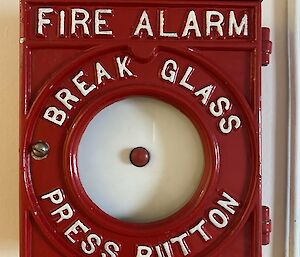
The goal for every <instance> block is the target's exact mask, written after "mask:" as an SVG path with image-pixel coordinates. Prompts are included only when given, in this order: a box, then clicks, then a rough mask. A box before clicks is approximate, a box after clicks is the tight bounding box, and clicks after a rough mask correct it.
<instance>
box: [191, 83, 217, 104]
mask: <svg viewBox="0 0 300 257" xmlns="http://www.w3.org/2000/svg"><path fill="white" fill-rule="evenodd" d="M214 89H215V87H214V86H213V85H209V86H207V87H204V88H202V89H200V90H198V91H197V92H195V96H199V95H202V97H203V98H202V100H201V102H202V104H204V105H206V104H207V103H208V101H209V99H210V97H211V95H212V93H213V91H214Z"/></svg>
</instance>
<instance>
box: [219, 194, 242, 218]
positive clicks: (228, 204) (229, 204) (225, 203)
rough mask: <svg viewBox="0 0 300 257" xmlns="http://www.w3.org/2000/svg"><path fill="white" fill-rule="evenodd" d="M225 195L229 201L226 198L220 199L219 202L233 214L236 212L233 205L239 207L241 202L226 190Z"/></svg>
mask: <svg viewBox="0 0 300 257" xmlns="http://www.w3.org/2000/svg"><path fill="white" fill-rule="evenodd" d="M222 196H223V197H225V198H226V199H227V200H228V201H226V200H219V201H218V204H219V205H220V206H222V207H223V208H224V209H225V210H226V211H228V212H229V213H231V214H235V210H234V208H232V207H238V206H239V203H238V202H237V201H236V200H234V199H233V198H232V197H231V196H230V195H229V194H227V193H226V192H223V194H222Z"/></svg>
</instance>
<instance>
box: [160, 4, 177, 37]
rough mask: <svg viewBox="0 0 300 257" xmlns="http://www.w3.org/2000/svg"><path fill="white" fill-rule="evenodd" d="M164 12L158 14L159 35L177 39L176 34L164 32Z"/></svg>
mask: <svg viewBox="0 0 300 257" xmlns="http://www.w3.org/2000/svg"><path fill="white" fill-rule="evenodd" d="M164 14H165V11H162V10H161V11H160V12H159V35H160V36H161V37H177V33H176V32H164V26H165V17H164Z"/></svg>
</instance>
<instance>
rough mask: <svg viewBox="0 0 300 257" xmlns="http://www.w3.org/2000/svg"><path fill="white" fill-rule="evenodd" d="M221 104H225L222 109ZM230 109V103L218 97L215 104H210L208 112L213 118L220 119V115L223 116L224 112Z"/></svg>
mask: <svg viewBox="0 0 300 257" xmlns="http://www.w3.org/2000/svg"><path fill="white" fill-rule="evenodd" d="M223 104H225V105H224V108H223ZM216 107H217V108H216ZM230 107H231V104H230V101H229V100H228V99H227V98H226V97H220V98H219V99H218V100H217V103H214V102H211V103H210V106H209V110H210V113H211V114H212V115H213V116H215V117H220V116H221V115H223V114H224V112H225V110H226V111H228V110H229V109H230ZM224 109H225V110H224Z"/></svg>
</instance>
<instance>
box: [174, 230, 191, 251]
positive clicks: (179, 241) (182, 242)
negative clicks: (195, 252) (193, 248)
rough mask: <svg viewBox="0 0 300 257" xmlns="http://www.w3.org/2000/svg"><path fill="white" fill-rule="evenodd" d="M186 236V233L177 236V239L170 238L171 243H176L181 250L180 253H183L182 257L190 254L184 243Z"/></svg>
mask: <svg viewBox="0 0 300 257" xmlns="http://www.w3.org/2000/svg"><path fill="white" fill-rule="evenodd" d="M187 236H188V234H187V233H183V234H182V235H180V236H178V237H174V238H171V240H170V241H171V243H173V244H174V243H176V242H178V243H179V245H180V248H181V251H182V253H183V255H184V256H187V255H188V254H189V253H190V249H189V248H188V246H187V244H186V242H185V241H184V239H185V238H186V237H187Z"/></svg>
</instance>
